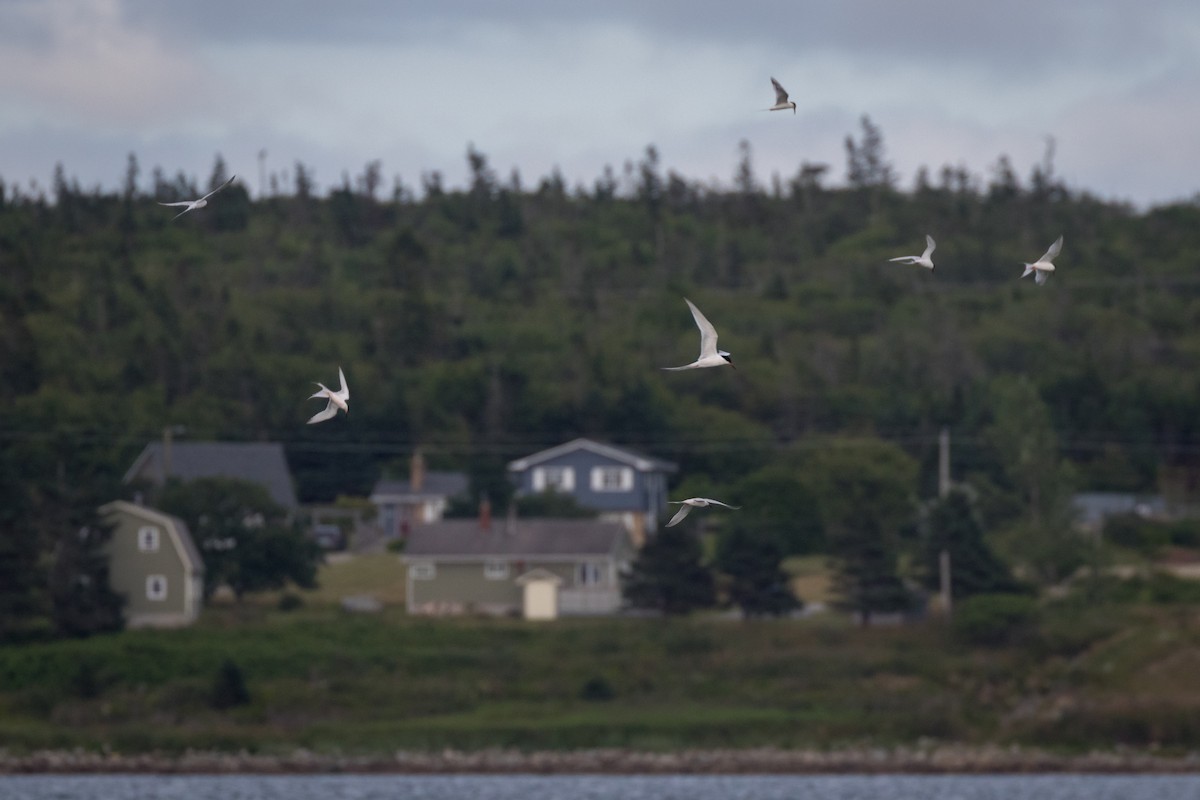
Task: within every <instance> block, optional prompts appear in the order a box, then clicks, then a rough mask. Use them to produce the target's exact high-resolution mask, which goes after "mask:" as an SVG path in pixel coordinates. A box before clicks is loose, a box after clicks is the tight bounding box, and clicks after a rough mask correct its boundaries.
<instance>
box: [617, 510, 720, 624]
mask: <svg viewBox="0 0 1200 800" xmlns="http://www.w3.org/2000/svg"><path fill="white" fill-rule="evenodd" d="M701 555H702V554H701V552H700V542H699V540H697V539H696V537H694V536H692V535H691V534H689V533H687V532H685V531H683V530H681V529H679V528H664V529H663V530H661V531H660V532H659V533H658V534H657V535H655V536H654V538H652V539H650V541H649V542H647V543H646V545H645V547H643V548H642V550H641V552H640V553H639V554H638V557H637V560H635V561H634V562H633V566H632V567H631V569H630V571H629V573H628V574H627V575H626V580H625V599H626V600H628V601H629V604H630V605H632V606H633V607H634V608H648V609H655V610H658V611H661V612H662V613H664V614H687V613H689V612H691V611H694V610H696V609H699V608H711V607H712V606H713V604H714V603H715V602H716V589H715V585H714V582H713V576H712V573H711V572H709V571H708V569H707V568H706V567H705V566H704V564H703V563H701Z"/></svg>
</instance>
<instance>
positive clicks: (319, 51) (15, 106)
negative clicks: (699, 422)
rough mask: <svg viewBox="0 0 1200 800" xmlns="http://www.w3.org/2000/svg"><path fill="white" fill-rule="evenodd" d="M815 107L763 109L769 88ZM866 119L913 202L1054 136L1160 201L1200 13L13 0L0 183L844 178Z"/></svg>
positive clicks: (1113, 179)
mask: <svg viewBox="0 0 1200 800" xmlns="http://www.w3.org/2000/svg"><path fill="white" fill-rule="evenodd" d="M771 76H775V77H776V78H778V79H779V80H780V82H782V83H783V85H784V86H785V87H787V88H788V90H789V91H790V92H791V95H792V99H793V100H795V101H796V102H797V104H798V106H799V109H798V113H797V114H795V115H793V114H792V113H791V112H771V113H767V112H764V111H762V109H764V108H766V107H767V106H768V105H770V104H771V103H772V102H773V101H774V96H773V93H772V90H771V86H770V80H769V79H770V77H771ZM863 114H869V115H870V116H871V118H872V120H874V122H875V123H877V124H878V125H879V127H880V128H881V129H882V131H883V135H884V142H885V146H886V152H887V157H888V160H889V161H890V162H891V163H892V165H893V167H894V168H895V170H896V172H897V174H898V176H899V178H900V182H901V186H902V187H905V188H907V187H910V186H911V185H912V180H913V176H914V174H915V172H916V170H917V168H918V167H919V166H921V165H926V166H928V167H929V168H930V169H931V171H933V172H934V174H936V171H937V170H938V169H939V168H940V167H941V166H942V165H943V164H947V163H948V164H953V165H960V164H961V165H965V166H966V167H967V168H968V169H970V170H971V171H973V172H975V173H978V174H980V175H982V176H985V177H986V176H987V175H988V174H989V173H990V169H991V167H992V165H993V164H995V162H996V160H997V158H998V157H999V156H1000V155H1002V154H1003V155H1007V156H1008V157H1009V158H1010V159H1011V160H1012V162H1013V164H1014V165H1015V166H1016V168H1017V171H1018V173H1019V174H1020V175H1021V176H1022V177H1025V176H1027V175H1028V174H1029V170H1030V169H1031V167H1032V166H1033V165H1034V164H1035V163H1037V162H1039V161H1040V160H1041V158H1042V154H1043V151H1044V149H1045V146H1046V138H1047V137H1048V136H1052V137H1054V139H1055V141H1056V143H1057V151H1056V159H1055V166H1056V170H1057V172H1058V174H1059V175H1060V176H1061V177H1063V178H1064V179H1065V180H1066V181H1067V182H1068V183H1069V184H1070V185H1071V186H1072V187H1073V188H1075V189H1086V190H1089V191H1091V192H1093V193H1095V194H1098V195H1100V196H1101V197H1104V198H1110V199H1119V200H1128V201H1132V202H1135V203H1137V204H1139V205H1142V206H1145V205H1149V204H1155V203H1163V202H1169V201H1173V200H1179V199H1188V198H1193V197H1195V196H1196V195H1197V192H1198V191H1200V3H1197V2H1195V0H1178V2H1176V0H1163V1H1161V2H1154V0H1143V2H1131V1H1127V0H1092V1H1091V2H1075V1H1074V0H1057V1H1056V2H1046V0H1007V2H1003V3H998V2H991V3H974V2H955V1H954V0H915V1H914V2H898V1H897V0H859V1H857V2H856V1H854V0H847V2H829V0H814V1H813V2H809V0H779V1H778V2H775V1H772V0H767V1H765V2H753V0H744V1H743V2H736V3H735V2H718V1H717V0H691V1H690V2H685V1H684V0H671V1H669V2H667V1H664V2H654V1H653V0H605V2H603V3H586V4H585V3H572V2H563V1H561V0H528V1H527V2H510V3H505V2H501V1H500V0H493V1H491V2H489V0H475V1H474V2H472V1H470V0H462V1H461V2H454V1H453V0H440V1H439V2H399V1H396V2H392V1H389V0H359V1H358V2H355V0H346V2H329V0H294V1H293V2H283V0H236V2H233V1H232V0H196V1H195V2H193V1H192V0H171V1H170V2H167V1H165V0H76V1H72V0H0V177H3V178H4V180H5V181H6V182H7V183H9V184H12V183H19V184H21V185H22V186H25V185H27V184H28V182H29V181H30V180H31V179H34V180H36V181H37V182H38V183H39V184H40V185H41V186H47V185H48V184H49V181H50V177H51V175H52V173H53V170H54V165H55V163H57V162H62V163H63V165H64V167H65V168H66V171H67V174H68V175H72V176H75V177H77V178H78V179H79V180H80V182H81V183H82V184H83V185H84V186H85V187H91V186H94V185H96V184H100V185H102V186H104V187H106V188H115V187H117V186H118V185H119V184H120V181H121V179H122V175H123V173H124V169H125V161H126V157H127V155H128V154H129V153H130V152H133V153H136V155H137V156H138V159H139V161H140V163H141V166H142V184H143V186H144V187H145V188H148V187H149V182H150V178H149V174H150V170H151V169H152V168H153V167H154V166H155V165H158V166H162V167H163V168H164V169H165V170H166V171H167V173H168V174H174V173H175V172H177V171H180V170H182V171H183V172H184V173H185V174H188V175H190V176H193V177H195V178H196V179H197V181H198V182H201V183H204V182H206V181H207V178H208V175H209V172H210V171H211V168H212V164H213V160H214V157H215V155H216V154H217V153H218V152H219V153H221V154H222V155H223V156H224V158H225V160H226V162H227V163H228V165H229V168H230V170H231V171H234V172H237V173H239V174H240V175H241V176H242V177H243V178H244V179H245V182H246V185H247V187H248V188H249V189H250V190H251V191H252V192H257V190H258V189H259V182H260V170H259V167H260V164H259V153H260V151H263V150H265V151H266V154H267V155H266V159H265V165H266V170H267V171H268V172H275V171H282V170H285V169H287V170H290V169H291V166H292V164H293V163H294V162H295V161H297V160H299V161H303V162H304V163H305V164H307V165H309V166H310V167H312V168H313V169H314V171H315V177H316V181H317V184H318V186H319V187H321V188H322V189H327V188H329V187H330V186H331V185H333V184H337V183H340V182H341V180H342V175H343V173H349V174H350V175H351V176H353V175H357V174H360V173H361V172H362V170H363V166H364V165H365V164H366V163H367V162H368V161H372V160H375V159H379V160H381V161H382V163H383V172H384V175H385V176H386V178H387V180H388V184H389V185H390V183H391V179H392V177H394V176H395V175H400V176H401V178H402V180H403V181H404V182H405V183H406V184H407V185H408V186H409V187H413V188H415V187H418V186H419V185H420V176H421V174H422V173H423V172H428V171H432V170H438V171H440V172H442V173H443V175H444V176H445V179H446V181H447V182H448V183H450V184H452V185H454V184H461V183H462V182H463V180H464V176H465V174H466V159H465V153H466V150H467V146H468V144H473V145H474V146H475V147H476V149H478V150H479V151H481V152H482V153H484V154H485V155H486V156H487V157H488V160H489V162H490V164H491V166H492V167H493V168H494V169H495V170H496V171H497V172H498V173H499V174H500V175H501V176H502V177H507V176H508V175H509V173H510V172H511V171H512V170H513V169H514V168H516V169H518V170H519V171H520V174H521V176H522V179H523V181H524V184H525V185H526V186H532V185H534V184H535V183H536V181H537V180H538V179H539V178H541V177H543V176H545V175H547V174H549V172H550V171H551V170H552V169H553V168H554V167H556V166H557V167H558V168H559V169H560V170H561V171H562V173H563V175H564V176H565V177H566V178H567V180H568V182H569V183H570V184H572V185H573V184H575V183H577V182H582V183H584V184H586V185H589V186H590V185H591V184H592V183H593V181H594V180H595V179H596V178H597V177H599V176H600V174H601V172H602V170H603V169H604V166H605V165H612V167H613V168H614V169H615V170H616V171H617V172H618V174H619V173H620V171H621V167H622V165H623V164H624V163H625V162H626V161H627V160H633V161H637V160H638V159H639V158H640V157H641V155H642V152H643V151H644V149H645V147H646V145H648V144H653V145H655V146H656V147H657V148H658V151H659V154H660V158H661V162H662V165H663V167H664V168H666V169H672V170H675V171H677V172H679V173H681V174H682V175H684V176H685V177H687V178H689V179H692V180H701V181H705V182H713V183H720V184H722V185H729V184H730V183H731V182H732V177H733V173H734V170H735V165H736V162H737V159H738V143H739V141H741V140H742V139H745V140H746V141H748V142H749V143H750V146H751V149H752V153H753V163H754V166H755V169H756V171H757V173H758V175H759V177H760V179H761V180H763V181H764V182H766V181H769V180H770V176H771V175H772V174H773V173H778V174H779V175H780V176H782V177H783V178H785V179H786V178H788V177H790V176H792V175H794V174H795V172H796V171H797V169H798V167H799V165H800V164H801V162H803V161H809V162H818V163H828V164H829V165H830V167H831V169H830V177H831V180H832V181H833V182H835V183H836V182H841V181H842V179H843V177H844V175H845V151H844V145H843V141H844V139H845V137H846V136H847V134H854V135H855V136H856V137H857V136H858V134H859V118H860V117H861V116H862V115H863Z"/></svg>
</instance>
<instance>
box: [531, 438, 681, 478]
mask: <svg viewBox="0 0 1200 800" xmlns="http://www.w3.org/2000/svg"><path fill="white" fill-rule="evenodd" d="M576 450H588V451H590V452H593V453H596V454H598V455H602V456H604V457H606V458H611V459H612V460H614V461H619V462H621V463H624V464H628V465H629V466H631V467H634V468H635V469H638V470H641V471H642V472H674V471H675V470H676V469H678V468H677V467H676V466H675V464H674V463H672V462H670V461H663V460H662V459H659V458H652V457H650V456H647V455H643V454H641V453H639V452H637V451H636V450H630V449H629V448H627V447H616V446H614V445H611V444H602V443H600V442H596V441H592V440H591V439H572V440H571V441H569V442H566V443H565V444H560V445H557V446H555V447H551V448H549V449H548V450H541V451H539V452H537V453H534V454H533V455H528V456H525V457H524V458H518V459H517V460H515V461H510V462H508V469H509V471H510V472H522V471H524V470H527V469H529V468H530V467H532V466H533V465H535V464H540V463H542V462H543V461H549V460H551V459H553V458H558V457H559V456H561V455H563V454H564V453H571V452H574V451H576Z"/></svg>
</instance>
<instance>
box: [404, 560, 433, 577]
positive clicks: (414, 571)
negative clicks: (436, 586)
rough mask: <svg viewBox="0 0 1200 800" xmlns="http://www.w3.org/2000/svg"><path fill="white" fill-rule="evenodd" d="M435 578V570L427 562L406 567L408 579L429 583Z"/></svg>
mask: <svg viewBox="0 0 1200 800" xmlns="http://www.w3.org/2000/svg"><path fill="white" fill-rule="evenodd" d="M436 576H437V570H436V569H435V568H434V566H433V564H431V563H429V562H428V561H423V562H421V563H420V564H409V565H408V577H409V579H410V580H414V581H431V580H433V579H434V577H436Z"/></svg>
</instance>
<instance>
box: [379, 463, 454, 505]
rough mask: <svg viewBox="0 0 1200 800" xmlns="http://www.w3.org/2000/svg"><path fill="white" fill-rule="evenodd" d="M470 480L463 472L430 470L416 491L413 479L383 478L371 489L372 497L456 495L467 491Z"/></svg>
mask: <svg viewBox="0 0 1200 800" xmlns="http://www.w3.org/2000/svg"><path fill="white" fill-rule="evenodd" d="M467 486H468V481H467V476H466V474H465V473H462V472H439V471H438V470H429V471H428V472H426V473H425V479H424V480H423V481H422V482H421V489H420V490H419V491H414V490H413V488H412V482H411V481H397V480H386V479H385V480H381V481H379V482H378V483H376V484H375V488H374V489H372V490H371V499H372V501H373V502H374V501H375V498H377V497H384V496H400V497H430V496H433V497H454V496H456V495H460V494H464V493H466V491H467Z"/></svg>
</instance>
